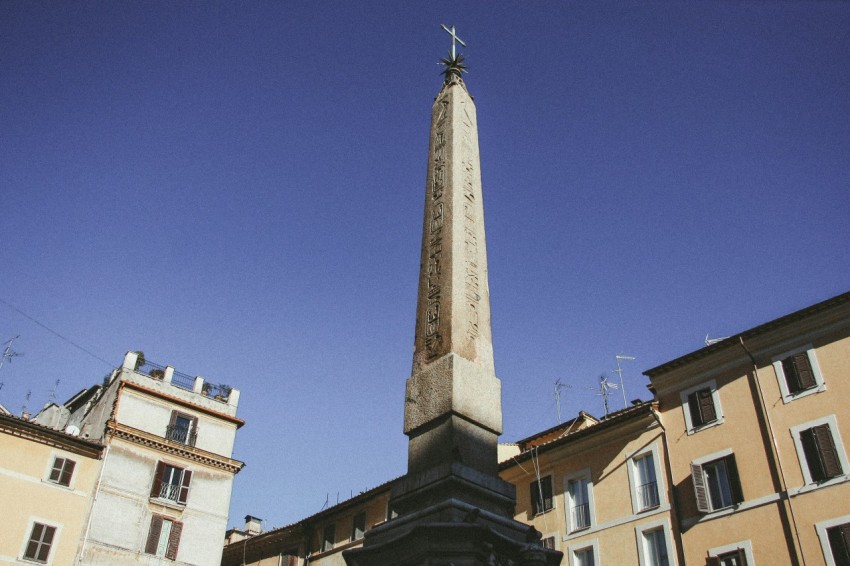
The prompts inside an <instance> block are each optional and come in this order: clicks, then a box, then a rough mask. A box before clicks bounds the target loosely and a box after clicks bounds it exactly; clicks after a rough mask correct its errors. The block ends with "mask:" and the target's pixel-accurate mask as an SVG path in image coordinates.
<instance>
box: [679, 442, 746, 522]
mask: <svg viewBox="0 0 850 566" xmlns="http://www.w3.org/2000/svg"><path fill="white" fill-rule="evenodd" d="M734 454H735V451H734V450H732V449H731V448H725V449H723V450H720V451H719V452H714V453H712V454H707V455H705V456H700V457H699V458H694V460H692V461H691V464H692V465H697V466H700V467H701V468H704V466H705V465H706V464H710V463H711V462H714V461H715V460H722V459H724V458H726V457H728V456H733V455H734ZM737 466H738V461H737V459H736V460H735V467H736V468H737ZM735 471H736V472H737V474H738V481H741V472H740V471H738V470H737V469H736V470H735ZM703 473H705V471H704V470H703ZM703 481H704V480H703ZM706 489H708V488H707V486H706ZM729 490H730V491H731V490H732V485H731V484H730V485H729ZM743 491H744V486H743V485H741V492H742V493H741V496H742V500H741V501H739V502H738V503H732V505H729V506H727V507H720V508H718V509H712V510H711V511H708V512H706V513H705V515H711V514H713V513H722V512H724V511H727V512H728V511H730V510H734V509H737V508H738V506H740V505H741V504H742V503H744V501H746V498H745V497H743ZM706 496H707V497H708V503H709V505H711V496H710V495H709V494H708V493H706ZM697 506H699V505H697ZM700 513H703V512H702V511H700Z"/></svg>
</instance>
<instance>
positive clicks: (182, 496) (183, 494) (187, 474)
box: [177, 470, 192, 504]
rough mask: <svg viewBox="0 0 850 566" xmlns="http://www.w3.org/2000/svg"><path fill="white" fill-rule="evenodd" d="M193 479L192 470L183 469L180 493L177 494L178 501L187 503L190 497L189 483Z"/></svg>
mask: <svg viewBox="0 0 850 566" xmlns="http://www.w3.org/2000/svg"><path fill="white" fill-rule="evenodd" d="M191 481H192V472H191V471H189V470H183V475H182V476H181V477H180V493H179V494H177V503H184V504H185V503H186V499H188V498H189V483H190V482H191Z"/></svg>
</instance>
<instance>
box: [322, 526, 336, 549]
mask: <svg viewBox="0 0 850 566" xmlns="http://www.w3.org/2000/svg"><path fill="white" fill-rule="evenodd" d="M335 539H336V525H326V526H325V532H324V533H323V536H322V552H325V551H326V550H331V549H333V547H334V540H335Z"/></svg>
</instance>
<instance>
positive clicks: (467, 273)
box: [461, 105, 481, 340]
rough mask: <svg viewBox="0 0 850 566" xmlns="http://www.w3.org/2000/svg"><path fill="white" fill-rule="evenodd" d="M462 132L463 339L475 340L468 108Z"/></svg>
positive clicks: (472, 175) (475, 250) (472, 171)
mask: <svg viewBox="0 0 850 566" xmlns="http://www.w3.org/2000/svg"><path fill="white" fill-rule="evenodd" d="M462 124H463V131H462V134H461V147H462V150H461V154H462V155H463V156H464V158H463V162H462V163H461V167H462V171H463V185H462V188H463V197H464V199H463V243H464V279H463V284H464V297H465V298H466V301H465V302H466V317H465V318H466V323H467V324H466V336H467V338H469V339H470V340H474V339H475V338H477V337H478V334H479V328H478V322H479V320H478V319H479V316H478V312H479V309H478V307H479V303H480V302H481V294H480V277H479V265H478V237H477V236H476V231H477V230H476V228H477V226H476V225H477V223H478V219H477V218H476V216H477V215H476V212H477V204H476V202H475V161H474V159H473V156H474V149H475V144H474V140H473V131H474V129H475V124H474V121H473V118H472V116H470V114H469V108H468V107H467V106H466V105H464V106H463V119H462Z"/></svg>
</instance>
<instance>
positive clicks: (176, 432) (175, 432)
mask: <svg viewBox="0 0 850 566" xmlns="http://www.w3.org/2000/svg"><path fill="white" fill-rule="evenodd" d="M165 438H167V439H168V440H173V441H174V442H179V443H181V444H186V445H188V446H194V445H195V441H196V440H197V439H198V431H196V430H189V429H188V428H186V427H184V426H176V425H168V426H167V427H165Z"/></svg>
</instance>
